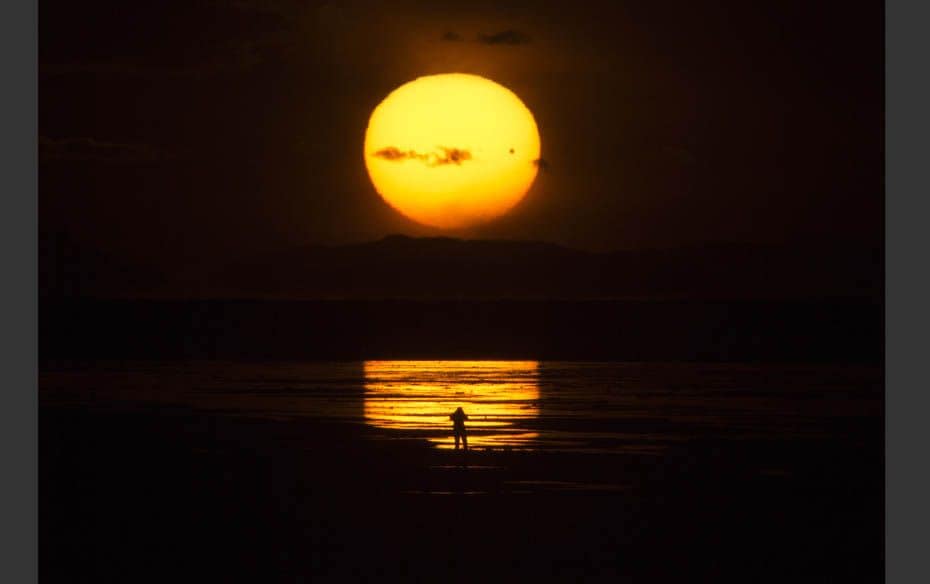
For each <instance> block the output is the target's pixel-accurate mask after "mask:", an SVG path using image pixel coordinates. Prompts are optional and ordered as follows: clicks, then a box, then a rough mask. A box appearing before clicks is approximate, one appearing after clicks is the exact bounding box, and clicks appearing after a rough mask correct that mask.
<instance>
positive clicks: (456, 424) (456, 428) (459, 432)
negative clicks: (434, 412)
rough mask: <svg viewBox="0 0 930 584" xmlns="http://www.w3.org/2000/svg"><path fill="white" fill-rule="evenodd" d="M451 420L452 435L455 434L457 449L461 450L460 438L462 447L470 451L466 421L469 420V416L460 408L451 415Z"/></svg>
mask: <svg viewBox="0 0 930 584" xmlns="http://www.w3.org/2000/svg"><path fill="white" fill-rule="evenodd" d="M449 419H450V420H452V433H453V434H455V449H456V450H458V449H459V438H461V440H462V446H464V447H465V450H466V451H468V434H466V433H465V420H467V419H468V415H466V414H465V411H464V410H463V409H462V407H461V406H459V407H458V409H456V410H455V411H454V412H452V413H451V414H449Z"/></svg>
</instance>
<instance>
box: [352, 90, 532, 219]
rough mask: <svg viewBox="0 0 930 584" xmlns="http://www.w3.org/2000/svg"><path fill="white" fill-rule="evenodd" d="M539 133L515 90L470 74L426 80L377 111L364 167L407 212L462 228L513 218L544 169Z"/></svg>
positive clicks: (380, 190)
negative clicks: (510, 214) (507, 215)
mask: <svg viewBox="0 0 930 584" xmlns="http://www.w3.org/2000/svg"><path fill="white" fill-rule="evenodd" d="M539 153H540V142H539V130H538V129H537V127H536V121H535V120H534V119H533V114H532V113H531V112H530V110H529V109H528V108H527V107H526V106H525V105H524V104H523V102H522V101H520V98H519V97H517V96H516V94H514V93H513V92H512V91H510V90H509V89H507V88H505V87H503V86H502V85H499V84H497V83H495V82H493V81H490V80H488V79H485V78H483V77H479V76H477V75H468V74H464V73H447V74H442V75H430V76H427V77H420V78H418V79H415V80H414V81H411V82H409V83H406V84H404V85H402V86H400V87H399V88H397V89H395V90H394V91H393V92H391V93H390V94H389V95H388V96H387V97H386V98H385V99H384V101H382V102H381V103H380V104H379V105H378V107H376V108H375V110H374V111H373V112H372V114H371V119H370V120H369V122H368V129H367V130H366V132H365V153H364V155H365V166H366V168H367V169H368V175H369V176H370V177H371V181H372V183H374V186H375V189H376V190H377V191H378V193H379V194H380V195H381V197H382V198H384V200H385V201H386V202H387V203H388V204H389V205H391V206H392V207H394V208H395V209H396V210H397V211H399V212H400V213H402V214H404V215H406V216H407V217H409V218H410V219H413V220H414V221H416V222H418V223H423V224H425V225H430V226H433V227H438V228H441V229H462V228H467V227H471V226H474V225H478V224H481V223H485V222H487V221H490V220H492V219H495V218H497V217H500V216H501V215H503V214H505V213H507V212H508V211H509V210H510V209H512V208H513V207H514V206H515V205H516V204H517V203H519V202H520V200H521V199H522V198H523V197H524V195H526V192H527V191H528V190H529V188H530V186H531V185H532V184H533V180H534V179H535V178H536V173H537V171H538V160H539Z"/></svg>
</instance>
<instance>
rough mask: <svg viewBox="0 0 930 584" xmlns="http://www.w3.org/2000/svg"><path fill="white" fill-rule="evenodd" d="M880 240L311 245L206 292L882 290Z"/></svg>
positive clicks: (219, 274)
mask: <svg viewBox="0 0 930 584" xmlns="http://www.w3.org/2000/svg"><path fill="white" fill-rule="evenodd" d="M882 281H883V268H882V255H881V251H880V250H873V249H868V248H866V247H862V248H859V249H852V248H848V247H832V248H826V247H817V248H800V247H797V248H783V247H766V246H753V245H745V244H728V243H713V244H707V245H702V246H691V247H684V248H678V249H656V250H635V251H618V252H612V253H593V252H586V251H580V250H574V249H569V248H566V247H562V246H559V245H555V244H551V243H543V242H533V241H504V240H462V239H452V238H411V237H406V236H401V235H392V236H388V237H385V238H384V239H381V240H379V241H374V242H368V243H361V244H354V245H342V246H306V247H299V248H295V249H293V250H289V251H287V252H283V253H278V254H273V255H267V256H264V257H260V258H256V259H254V260H251V261H243V262H238V263H235V264H233V265H230V266H226V267H224V268H222V269H221V270H218V271H216V272H214V273H211V274H207V275H206V276H205V278H204V279H203V280H201V281H199V282H197V283H195V284H192V287H193V288H196V289H197V290H198V295H199V296H201V297H218V298H222V297H234V298H288V299H301V298H303V299H365V298H373V299H374V298H379V299H383V298H406V299H545V298H554V299H606V298H640V299H653V298H804V297H825V296H830V297H837V296H839V297H871V298H877V297H880V295H881V291H882Z"/></svg>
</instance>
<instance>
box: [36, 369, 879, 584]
mask: <svg viewBox="0 0 930 584" xmlns="http://www.w3.org/2000/svg"><path fill="white" fill-rule="evenodd" d="M459 406H461V407H462V408H463V409H464V410H465V412H466V413H467V414H468V415H469V421H468V438H469V444H470V446H471V451H470V452H469V453H468V455H467V456H466V455H464V454H462V453H461V452H454V451H452V450H451V447H452V436H451V422H450V421H449V417H448V416H449V414H450V413H451V412H452V411H453V410H454V409H455V408H456V407H459ZM882 408H883V389H882V375H881V370H880V368H877V367H859V366H845V365H829V366H825V365H773V364H716V363H715V364H701V363H567V362H565V363H563V362H536V361H367V362H341V363H315V362H289V363H260V364H256V363H230V362H193V363H182V362H98V363H93V364H83V365H80V366H75V365H70V366H68V367H64V366H62V367H58V368H57V369H49V370H46V371H43V372H42V373H41V374H40V420H39V422H40V529H41V534H40V544H41V550H42V557H41V560H40V561H41V564H42V566H43V567H44V573H45V575H46V576H45V578H44V579H45V580H46V581H89V580H93V581H139V580H146V579H149V580H152V581H156V580H157V581H163V579H164V578H168V577H170V578H172V579H174V580H177V581H186V580H188V579H200V580H207V581H229V580H239V581H295V582H298V581H311V580H349V581H353V580H368V579H371V578H390V579H398V580H417V579H419V580H423V581H437V580H454V581H466V580H467V581H475V580H476V579H477V580H480V581H498V580H513V579H517V580H532V579H535V580H553V581H564V580H565V579H577V578H583V579H611V578H613V577H617V576H625V577H631V578H636V577H640V578H643V579H648V580H649V581H700V580H704V581H719V580H721V579H732V580H734V581H737V580H739V581H759V580H767V581H785V580H786V579H787V580H794V581H824V580H826V581H832V580H836V581H844V582H848V581H876V578H879V579H880V577H881V571H882V566H883V546H882V524H883V488H882V481H883V472H884V471H883V455H882V451H883V439H882V432H883V421H882V420H883V409H882ZM434 576H435V577H434Z"/></svg>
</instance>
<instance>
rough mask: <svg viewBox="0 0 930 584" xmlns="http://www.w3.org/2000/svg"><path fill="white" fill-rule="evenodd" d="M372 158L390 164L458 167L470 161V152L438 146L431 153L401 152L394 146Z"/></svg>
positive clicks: (375, 154) (376, 152)
mask: <svg viewBox="0 0 930 584" xmlns="http://www.w3.org/2000/svg"><path fill="white" fill-rule="evenodd" d="M372 156H374V157H376V158H381V159H382V160H388V161H391V162H395V161H402V160H419V161H420V162H424V163H425V164H426V165H427V166H446V165H449V164H455V165H460V164H462V162H465V161H467V160H471V152H470V151H469V150H465V149H462V148H448V147H446V146H439V147H438V149H437V150H435V151H433V152H417V151H416V150H401V149H400V148H397V147H395V146H388V147H386V148H381V149H379V150H376V151H375V152H373V153H372Z"/></svg>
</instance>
